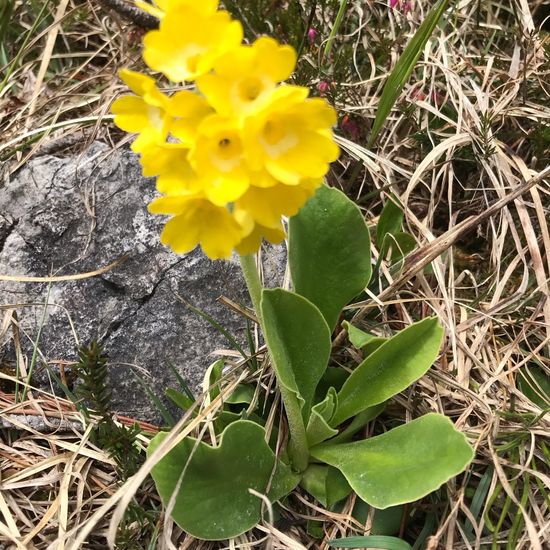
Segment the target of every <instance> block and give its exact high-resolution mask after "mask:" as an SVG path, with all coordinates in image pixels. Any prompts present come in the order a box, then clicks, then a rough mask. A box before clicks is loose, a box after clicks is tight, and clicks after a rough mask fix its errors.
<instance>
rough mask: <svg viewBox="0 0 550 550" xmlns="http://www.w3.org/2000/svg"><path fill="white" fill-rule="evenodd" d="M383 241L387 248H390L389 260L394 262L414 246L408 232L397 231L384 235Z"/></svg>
mask: <svg viewBox="0 0 550 550" xmlns="http://www.w3.org/2000/svg"><path fill="white" fill-rule="evenodd" d="M385 241H386V242H387V243H388V248H391V261H392V262H394V263H395V262H398V261H400V260H401V259H403V258H404V257H405V256H406V255H407V254H409V252H412V251H413V250H414V249H415V248H416V241H415V240H414V237H413V236H412V235H410V234H409V233H402V232H398V233H395V234H393V235H386V239H385Z"/></svg>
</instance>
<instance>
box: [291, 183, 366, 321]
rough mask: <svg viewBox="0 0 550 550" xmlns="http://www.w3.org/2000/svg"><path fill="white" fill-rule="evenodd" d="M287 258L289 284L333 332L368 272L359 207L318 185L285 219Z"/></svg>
mask: <svg viewBox="0 0 550 550" xmlns="http://www.w3.org/2000/svg"><path fill="white" fill-rule="evenodd" d="M288 261H289V265H290V273H291V275H292V281H293V283H294V289H295V290H296V292H297V293H298V294H301V295H302V296H304V297H306V298H307V299H308V300H310V301H311V302H313V303H314V304H315V305H316V306H317V307H318V308H319V310H320V311H321V313H322V314H323V316H324V317H325V319H326V321H327V323H328V325H329V328H330V330H331V331H332V330H333V329H334V327H335V326H336V323H337V321H338V317H339V315H340V312H341V311H342V309H343V308H344V306H346V305H347V304H348V303H349V301H350V300H352V299H353V298H354V297H355V296H357V295H358V294H359V293H360V292H361V291H362V290H363V289H364V288H365V287H366V286H367V285H368V283H369V280H370V277H371V272H372V267H371V257H370V237H369V231H368V228H367V226H366V224H365V221H364V219H363V215H362V214H361V211H360V210H359V208H358V207H357V206H356V205H355V204H354V203H353V202H352V201H351V200H349V199H348V198H347V197H346V196H345V195H344V194H343V193H342V192H341V191H338V190H337V189H333V188H330V187H326V186H322V187H321V188H320V189H319V190H318V191H317V193H316V194H315V196H314V197H312V198H311V199H310V200H309V201H308V202H307V203H306V205H305V206H304V207H303V208H302V209H301V210H300V212H298V214H297V215H296V216H293V217H292V218H290V222H289V243H288Z"/></svg>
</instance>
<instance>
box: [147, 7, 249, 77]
mask: <svg viewBox="0 0 550 550" xmlns="http://www.w3.org/2000/svg"><path fill="white" fill-rule="evenodd" d="M197 1H198V0H197ZM242 38H243V29H242V26H241V24H240V23H239V22H238V21H233V20H232V19H231V16H230V15H229V13H227V12H225V11H217V12H214V13H201V12H200V11H197V10H195V9H194V8H190V7H189V6H188V5H187V4H185V5H180V6H177V7H175V8H174V9H171V10H170V11H168V12H166V14H165V16H164V17H163V19H162V20H161V22H160V27H159V30H158V31H150V32H148V33H147V34H146V35H145V38H144V40H143V44H144V51H143V59H144V60H145V62H146V63H147V65H149V67H151V69H153V70H154V71H160V72H161V73H163V74H164V75H166V76H167V77H168V78H169V79H170V80H172V81H173V82H182V81H184V80H194V79H195V78H196V77H198V76H200V75H203V74H205V73H207V72H208V71H210V70H211V69H212V66H213V64H214V62H215V61H216V59H217V58H218V57H220V55H222V54H224V53H225V52H227V51H230V50H232V49H234V48H236V47H238V46H239V45H240V43H241V41H242Z"/></svg>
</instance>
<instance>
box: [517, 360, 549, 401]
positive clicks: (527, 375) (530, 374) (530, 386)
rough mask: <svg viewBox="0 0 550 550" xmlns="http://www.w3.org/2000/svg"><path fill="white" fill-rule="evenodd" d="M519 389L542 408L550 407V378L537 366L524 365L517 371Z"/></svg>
mask: <svg viewBox="0 0 550 550" xmlns="http://www.w3.org/2000/svg"><path fill="white" fill-rule="evenodd" d="M519 387H520V389H521V391H522V392H523V393H524V394H525V395H526V396H527V397H528V398H529V399H530V400H531V401H532V402H533V403H535V405H537V406H538V407H540V408H541V409H542V410H545V409H548V408H549V407H550V379H549V378H548V376H547V375H546V374H545V373H544V371H543V370H542V369H540V368H539V367H535V366H531V367H524V368H523V369H521V370H520V371H519Z"/></svg>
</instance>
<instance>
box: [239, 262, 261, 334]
mask: <svg viewBox="0 0 550 550" xmlns="http://www.w3.org/2000/svg"><path fill="white" fill-rule="evenodd" d="M239 259H240V261H241V269H242V270H243V275H244V280H245V282H246V286H247V288H248V293H249V294H250V298H251V299H252V306H253V307H254V312H255V313H256V317H257V319H258V321H259V323H260V327H261V329H262V331H263V328H264V327H263V324H262V318H261V316H262V312H261V310H260V301H261V299H262V283H261V281H260V276H259V274H258V268H257V267H256V260H255V258H254V254H248V255H246V256H239Z"/></svg>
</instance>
